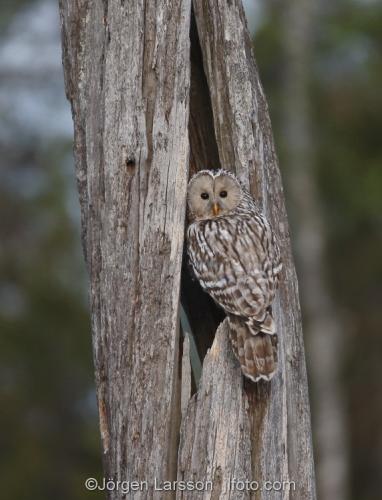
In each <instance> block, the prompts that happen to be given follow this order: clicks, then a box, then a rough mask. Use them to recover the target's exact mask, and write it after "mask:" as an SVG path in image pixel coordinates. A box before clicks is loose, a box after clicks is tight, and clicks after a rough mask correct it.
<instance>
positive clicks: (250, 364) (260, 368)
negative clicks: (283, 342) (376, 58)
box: [228, 315, 278, 382]
mask: <svg viewBox="0 0 382 500" xmlns="http://www.w3.org/2000/svg"><path fill="white" fill-rule="evenodd" d="M228 321H229V326H230V337H231V342H232V346H233V351H234V353H235V356H236V357H237V359H238V360H239V363H240V365H241V369H242V371H243V374H244V375H245V376H246V377H248V378H250V379H251V380H253V382H257V381H258V380H261V379H263V380H271V378H272V377H273V375H274V374H275V373H276V370H277V363H278V360H277V335H275V333H272V334H270V333H265V332H264V331H262V329H261V330H260V328H258V329H257V330H255V329H254V328H253V327H250V326H249V325H248V324H247V322H246V321H245V319H244V318H241V317H239V316H234V315H230V316H229V318H228Z"/></svg>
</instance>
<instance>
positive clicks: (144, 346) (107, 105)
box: [60, 0, 191, 498]
mask: <svg viewBox="0 0 382 500" xmlns="http://www.w3.org/2000/svg"><path fill="white" fill-rule="evenodd" d="M190 10H191V6H190V2H189V0H173V1H170V2H165V1H158V2H156V3H154V2H150V1H147V2H144V1H143V0H142V1H135V2H123V1H122V2H114V1H104V2H100V1H94V2H88V1H84V0H82V1H81V0H79V1H74V0H73V1H71V0H62V1H61V2H60V11H61V19H62V34H63V61H64V68H65V79H66V92H67V95H68V98H69V99H70V101H71V104H72V111H73V119H74V124H75V146H74V147H75V159H76V169H77V178H78V188H79V194H80V200H81V209H82V228H83V244H84V248H85V257H86V262H87V266H88V270H89V276H90V303H91V319H92V330H93V349H94V362H95V374H96V386H97V395H98V405H99V411H100V422H101V435H102V445H103V454H104V464H105V473H106V474H105V475H106V476H107V477H112V478H118V479H120V480H122V479H126V480H129V481H133V480H138V481H145V480H147V481H149V491H148V492H142V498H146V497H148V498H149V497H150V495H152V482H151V479H153V478H155V477H157V478H160V479H161V480H168V479H171V478H173V477H174V476H175V474H176V472H175V465H176V462H175V461H174V457H175V456H176V448H177V436H176V433H175V434H174V427H176V419H177V418H178V417H177V415H176V414H177V413H179V411H180V403H179V397H178V396H179V394H178V393H179V391H178V388H177V379H178V374H177V371H178V335H179V332H178V330H179V328H178V305H179V293H180V291H179V288H180V271H181V261H182V247H183V233H184V216H185V199H186V186H187V179H188V157H189V144H188V135H187V127H188V115H189V109H188V105H189V82H190V68H189V62H188V60H189V35H188V34H189V22H190ZM174 422H175V426H174ZM110 497H111V498H122V492H118V491H114V492H112V493H111V494H110Z"/></svg>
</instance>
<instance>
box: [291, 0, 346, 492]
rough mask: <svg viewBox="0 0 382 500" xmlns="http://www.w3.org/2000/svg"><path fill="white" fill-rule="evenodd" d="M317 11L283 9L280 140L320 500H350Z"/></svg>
mask: <svg viewBox="0 0 382 500" xmlns="http://www.w3.org/2000/svg"><path fill="white" fill-rule="evenodd" d="M318 8H319V7H318V6H317V5H316V4H315V3H314V2H313V1H312V0H310V1H307V0H289V1H288V2H286V12H285V17H284V22H283V28H284V29H283V42H284V48H285V75H284V76H285V78H284V86H283V102H284V124H283V134H282V136H283V138H284V140H285V145H284V150H285V158H286V161H287V163H286V168H285V173H286V182H287V185H288V192H289V195H290V196H289V200H290V207H291V210H293V220H294V225H295V231H294V234H295V248H296V256H297V264H298V269H299V270H300V284H301V290H302V298H303V299H302V304H303V309H304V317H305V330H306V337H307V342H308V355H309V366H310V374H311V380H312V389H313V391H312V394H313V398H314V399H313V403H314V407H315V412H314V414H315V419H314V421H313V424H314V426H313V429H314V434H315V437H316V439H315V443H316V447H317V467H316V470H317V487H318V492H319V496H320V497H321V498H325V500H345V499H346V498H348V450H347V448H348V447H347V442H346V433H345V429H346V417H345V405H344V401H343V390H342V387H341V383H340V376H341V369H342V366H343V364H342V363H343V349H342V345H343V343H344V332H343V326H342V324H341V319H340V318H339V316H338V313H337V314H336V305H335V302H334V300H333V297H331V293H330V287H329V286H328V283H327V280H326V268H325V246H326V234H325V226H324V221H323V218H322V215H321V214H322V210H321V207H320V201H319V195H318V193H317V189H316V182H317V181H316V179H315V175H316V172H315V168H314V167H315V148H314V142H313V138H314V131H313V124H312V119H311V112H310V96H309V74H310V73H309V69H310V67H311V62H312V61H311V57H312V54H313V46H314V33H315V29H314V27H315V26H316V25H317V22H316V19H317V9H318Z"/></svg>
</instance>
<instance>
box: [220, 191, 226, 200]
mask: <svg viewBox="0 0 382 500" xmlns="http://www.w3.org/2000/svg"><path fill="white" fill-rule="evenodd" d="M227 194H228V193H227V191H220V198H227Z"/></svg>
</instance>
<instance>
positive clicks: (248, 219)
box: [187, 170, 282, 382]
mask: <svg viewBox="0 0 382 500" xmlns="http://www.w3.org/2000/svg"><path fill="white" fill-rule="evenodd" d="M187 204H188V211H189V220H190V224H189V226H188V229H187V251H188V255H189V259H190V263H191V266H192V269H193V271H194V273H195V276H196V277H197V279H198V280H199V282H200V284H201V286H202V288H203V289H204V290H205V291H206V292H207V293H209V294H210V295H211V297H212V298H213V299H214V300H215V302H216V303H217V304H218V305H219V306H221V307H222V308H223V309H224V311H225V312H226V314H227V316H228V322H229V329H230V338H231V341H232V346H233V350H234V353H235V355H236V357H237V359H238V360H239V363H240V365H241V369H242V371H243V373H244V375H245V376H246V377H248V378H249V379H251V380H253V381H254V382H257V381H258V380H260V379H264V380H270V379H271V378H272V376H273V375H274V373H275V372H276V369H277V335H276V328H275V322H274V320H273V317H272V309H271V305H272V301H273V299H274V297H275V293H276V290H277V286H278V282H279V276H280V272H281V269H282V264H281V260H280V252H279V249H278V246H277V243H276V241H275V236H274V234H273V232H272V229H271V227H270V225H269V223H268V222H267V220H266V219H265V217H264V215H263V214H262V213H261V212H260V210H259V208H258V207H257V205H256V203H255V201H254V199H253V198H252V197H251V195H250V194H249V193H248V192H247V191H246V190H245V189H244V188H243V187H242V186H241V184H240V183H239V181H238V179H237V178H236V177H235V175H234V174H232V173H231V172H228V171H225V170H217V171H210V170H202V171H200V172H198V173H197V174H195V175H194V176H193V177H192V178H191V180H190V182H189V185H188V194H187Z"/></svg>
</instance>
